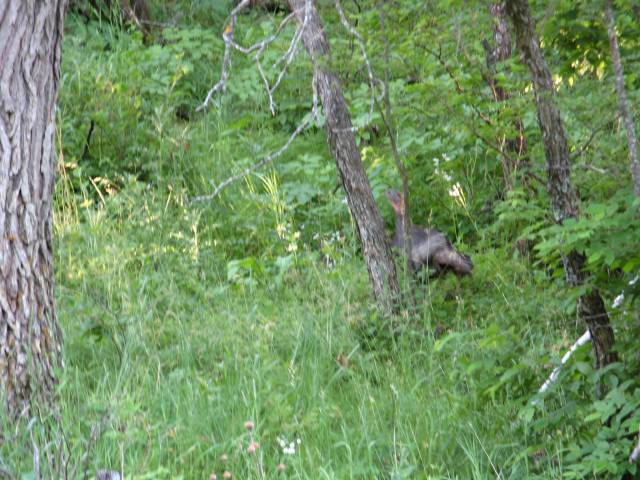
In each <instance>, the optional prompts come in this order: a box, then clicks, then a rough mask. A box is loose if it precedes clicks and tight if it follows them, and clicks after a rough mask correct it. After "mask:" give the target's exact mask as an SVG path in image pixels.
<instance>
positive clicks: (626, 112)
mask: <svg viewBox="0 0 640 480" xmlns="http://www.w3.org/2000/svg"><path fill="white" fill-rule="evenodd" d="M604 17H605V22H606V24H607V32H608V34H609V46H610V47H611V59H612V61H613V70H614V72H615V75H616V92H617V93H618V102H619V103H620V113H621V114H622V119H623V120H624V126H625V129H626V130H627V144H628V145H629V162H630V164H631V178H632V179H633V191H634V193H635V194H636V197H640V164H638V140H637V137H636V127H635V123H634V120H633V113H632V112H631V108H630V107H629V101H628V100H627V92H626V89H625V88H624V72H623V71H622V61H621V60H620V48H619V47H618V37H617V35H616V24H615V21H614V18H613V6H612V1H611V0H605V2H604Z"/></svg>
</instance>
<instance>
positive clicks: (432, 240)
mask: <svg viewBox="0 0 640 480" xmlns="http://www.w3.org/2000/svg"><path fill="white" fill-rule="evenodd" d="M387 198H388V199H389V203H391V206H392V207H393V210H394V212H395V214H396V231H395V235H394V237H393V246H394V247H396V248H398V249H399V250H400V251H403V250H404V228H403V225H402V217H403V214H404V198H403V197H402V195H401V194H400V193H399V192H396V191H395V190H389V191H387ZM409 231H410V232H411V255H410V259H409V264H410V266H411V268H412V269H413V270H416V271H417V270H420V269H421V268H427V269H430V268H431V269H434V270H435V275H436V276H441V275H445V274H446V273H447V272H454V273H455V274H456V275H457V276H459V277H461V276H462V275H471V271H472V270H473V263H472V262H471V258H469V257H468V256H467V255H463V254H461V253H459V252H458V251H457V250H456V249H455V248H453V245H451V242H450V241H449V239H447V237H445V236H444V234H443V233H442V232H439V231H438V230H435V229H433V228H422V227H419V226H416V225H413V224H411V223H410V229H409Z"/></svg>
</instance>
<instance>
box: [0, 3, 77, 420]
mask: <svg viewBox="0 0 640 480" xmlns="http://www.w3.org/2000/svg"><path fill="white" fill-rule="evenodd" d="M66 4H67V1H66V0H2V1H1V2H0V59H2V60H1V61H0V386H1V391H2V392H3V394H4V395H5V397H6V398H5V401H6V403H7V406H8V408H9V411H10V412H11V413H12V414H13V415H19V414H20V413H22V412H25V411H28V407H29V404H30V402H31V400H32V399H34V396H35V397H40V396H42V398H44V399H47V398H49V397H50V394H51V393H52V391H53V387H54V385H55V376H54V368H55V367H56V366H59V365H61V355H60V353H61V348H62V339H61V335H60V330H59V327H58V324H57V321H56V315H55V309H54V292H53V283H54V277H53V246H52V210H51V209H52V200H53V187H54V171H55V165H56V151H55V136H56V124H55V106H56V101H57V98H58V85H59V80H60V52H61V44H62V34H63V23H64V16H65V12H66Z"/></svg>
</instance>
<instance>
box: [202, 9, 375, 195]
mask: <svg viewBox="0 0 640 480" xmlns="http://www.w3.org/2000/svg"><path fill="white" fill-rule="evenodd" d="M249 3H250V0H243V1H242V2H240V3H239V4H238V6H237V7H236V8H234V9H233V10H232V11H231V13H230V14H229V21H228V22H227V27H226V28H225V30H224V32H223V34H222V38H223V40H224V44H225V51H224V57H223V61H222V71H221V74H220V80H219V81H218V82H217V83H216V84H215V85H214V86H213V87H212V88H211V89H210V90H209V92H208V93H207V96H206V98H205V100H204V102H203V103H202V104H201V105H200V106H199V107H198V108H197V109H196V111H201V110H203V109H205V108H207V106H208V105H209V102H210V101H211V98H212V97H213V96H214V94H216V93H218V92H224V91H225V89H226V85H227V81H228V79H229V70H230V68H231V50H232V49H233V50H237V51H239V52H240V53H243V54H245V55H249V54H253V53H254V52H255V55H254V58H253V59H254V61H255V62H256V67H257V69H258V73H259V74H260V78H261V80H262V82H263V84H264V87H265V90H266V92H267V96H268V98H269V110H270V112H271V114H272V115H275V114H276V104H275V101H274V98H273V94H274V92H275V91H276V89H277V88H278V86H279V85H280V84H281V82H282V79H283V78H284V76H285V75H286V73H287V71H288V69H289V66H290V65H291V63H292V62H293V59H294V58H295V56H296V53H297V51H298V47H299V45H300V41H301V39H302V34H303V32H304V30H305V28H306V27H307V24H308V21H309V18H310V12H311V7H312V5H313V3H312V0H305V12H304V18H303V20H302V22H299V24H298V27H297V29H296V32H295V33H294V35H293V37H292V39H291V41H290V43H289V47H288V48H287V50H286V52H285V53H284V54H283V55H282V56H281V57H280V58H279V59H278V60H277V61H276V62H275V63H274V65H273V68H279V72H278V75H277V77H276V80H275V82H274V83H273V85H270V83H269V79H268V77H267V73H266V72H265V70H264V68H263V65H262V62H261V57H262V54H263V53H264V51H265V50H266V48H267V47H268V46H269V45H270V44H272V43H273V42H274V41H275V40H276V39H277V38H278V37H279V35H280V34H281V33H282V31H283V30H284V27H285V26H286V25H287V24H288V23H289V22H290V21H291V20H292V19H293V18H294V13H293V12H292V13H291V14H289V15H287V16H286V17H285V18H284V19H283V20H282V22H281V23H280V25H279V26H278V28H277V29H276V31H275V32H274V33H273V34H272V35H270V36H269V37H267V38H265V39H263V40H261V41H259V42H257V43H255V44H253V45H250V46H248V47H245V46H242V45H239V44H238V43H236V42H235V40H234V31H235V26H236V23H237V18H238V14H239V13H240V11H242V9H243V8H245V7H246V6H248V4H249ZM336 8H337V9H338V12H339V14H340V18H341V22H342V24H343V25H344V27H345V28H346V29H347V31H349V32H350V33H351V35H353V36H354V37H355V38H356V39H357V41H358V44H359V46H360V50H361V52H362V56H363V58H364V62H365V65H366V68H367V75H368V78H369V87H370V90H371V102H370V111H369V119H368V120H367V122H366V123H367V124H368V123H369V122H370V121H371V118H372V116H373V108H374V104H375V84H376V78H375V76H374V75H373V69H372V67H371V62H370V61H369V57H368V55H367V52H366V49H365V44H364V40H363V39H362V36H361V35H360V34H359V33H358V31H357V30H356V29H355V28H354V27H353V26H352V25H351V24H350V23H349V21H348V20H347V18H346V15H345V14H344V11H343V10H342V6H341V4H340V0H336ZM281 65H282V67H280V66H281ZM378 81H379V80H378ZM317 82H318V79H317V76H316V74H315V73H314V77H313V80H312V82H311V89H312V92H313V106H312V109H311V118H312V119H313V120H314V121H315V122H316V123H318V124H319V123H320V115H319V109H318V85H317ZM310 124H311V120H309V119H308V117H307V119H305V120H303V121H301V123H300V124H299V125H298V126H297V127H296V129H295V130H294V132H293V133H292V134H291V135H290V136H289V138H288V139H287V141H286V143H285V144H284V145H283V146H282V147H280V148H279V149H278V150H276V151H275V152H272V153H270V154H269V155H267V156H265V157H264V158H262V159H260V160H259V161H257V162H256V163H254V164H252V165H250V166H248V167H247V168H245V169H244V170H242V172H240V173H238V174H235V175H232V176H230V177H228V178H227V179H225V180H223V181H222V182H220V183H219V184H218V185H217V186H216V187H215V188H214V191H213V192H212V193H211V194H208V195H201V196H196V197H193V198H191V199H189V203H198V202H203V201H207V200H211V199H213V198H215V197H216V196H218V195H219V194H220V192H221V191H222V190H223V189H224V188H226V187H228V186H229V185H231V184H233V183H235V182H236V181H238V180H240V179H242V178H244V177H246V176H247V175H249V174H251V173H252V172H254V171H256V170H258V169H259V168H262V167H263V166H265V165H266V164H268V163H270V162H272V161H273V160H275V159H276V158H278V157H279V156H281V155H282V154H283V153H284V152H285V151H286V150H287V149H288V148H289V146H290V145H291V143H292V142H293V141H294V140H295V138H296V137H297V136H298V135H299V134H300V133H301V132H302V131H303V130H304V129H305V128H307V127H308V126H309V125H310ZM350 129H351V130H356V129H357V127H351V128H350Z"/></svg>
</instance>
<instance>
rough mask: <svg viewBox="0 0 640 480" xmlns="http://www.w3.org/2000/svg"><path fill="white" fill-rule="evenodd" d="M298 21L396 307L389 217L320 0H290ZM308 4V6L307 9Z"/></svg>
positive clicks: (378, 292)
mask: <svg viewBox="0 0 640 480" xmlns="http://www.w3.org/2000/svg"><path fill="white" fill-rule="evenodd" d="M289 4H290V7H291V9H292V10H293V11H294V12H295V14H296V18H297V20H298V22H300V23H302V22H304V21H305V18H306V26H305V28H304V31H303V33H302V42H303V43H304V46H305V48H306V50H307V52H308V54H309V56H310V57H311V61H312V62H313V65H314V74H315V76H316V81H317V85H318V90H319V94H320V100H321V102H322V107H323V110H324V115H325V118H326V127H327V137H328V140H329V146H330V148H331V153H332V154H333V156H334V158H335V160H336V165H337V167H338V172H339V173H340V179H341V181H342V186H343V187H344V190H345V192H346V194H347V203H348V205H349V210H350V211H351V214H352V216H353V219H354V220H355V222H356V226H357V228H358V234H359V236H360V242H361V244H362V252H363V255H364V259H365V262H366V264H367V269H368V271H369V278H370V280H371V284H372V286H373V293H374V296H375V298H376V301H377V302H378V305H379V306H380V307H381V309H382V311H384V312H386V313H390V312H393V311H395V310H396V307H395V305H396V302H397V300H398V299H399V297H400V289H399V287H398V279H397V276H396V268H395V263H394V259H393V256H392V253H391V248H390V247H389V244H388V242H387V239H386V238H385V232H384V223H383V221H382V217H381V215H380V211H379V210H378V207H377V206H376V203H375V200H374V198H373V194H372V193H371V187H370V186H369V180H368V179H367V175H366V173H365V170H364V167H363V165H362V160H361V157H360V151H359V150H358V147H357V145H356V140H355V136H354V133H353V130H352V125H351V117H350V115H349V109H348V107H347V103H346V101H345V99H344V96H343V94H342V86H341V84H340V80H339V78H338V76H337V75H336V74H335V73H334V72H333V66H332V61H331V53H330V49H329V42H328V41H327V38H326V36H325V34H324V30H323V28H322V24H321V22H320V18H319V16H318V12H317V10H316V7H315V2H312V1H309V0H290V1H289ZM305 9H306V11H305Z"/></svg>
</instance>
